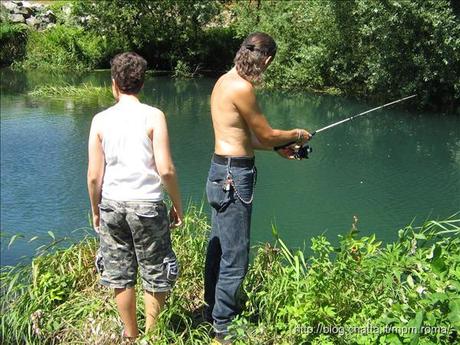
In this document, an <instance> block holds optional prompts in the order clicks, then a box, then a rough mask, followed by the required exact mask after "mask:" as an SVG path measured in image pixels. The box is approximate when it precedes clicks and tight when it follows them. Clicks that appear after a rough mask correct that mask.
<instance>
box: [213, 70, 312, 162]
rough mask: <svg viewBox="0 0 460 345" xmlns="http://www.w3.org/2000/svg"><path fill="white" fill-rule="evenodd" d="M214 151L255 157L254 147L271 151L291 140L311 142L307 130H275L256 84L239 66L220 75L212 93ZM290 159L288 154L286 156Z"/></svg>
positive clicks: (223, 154) (235, 155)
mask: <svg viewBox="0 0 460 345" xmlns="http://www.w3.org/2000/svg"><path fill="white" fill-rule="evenodd" d="M211 115H212V122H213V127H214V135H215V147H214V152H215V153H216V154H218V155H222V156H228V157H253V156H254V149H262V150H271V149H272V148H273V147H274V146H277V145H283V144H286V143H288V142H292V141H296V140H297V141H298V142H300V143H302V142H305V141H307V140H308V139H309V138H310V134H309V133H308V132H307V131H305V130H304V129H292V130H288V131H283V130H278V129H273V128H272V127H271V126H270V124H269V123H268V121H267V119H266V118H265V116H264V115H263V114H262V111H261V110H260V108H259V105H258V104H257V100H256V95H255V91H254V86H253V85H252V84H251V83H250V82H249V81H247V80H245V79H244V78H242V77H241V76H240V75H239V74H238V72H237V71H236V69H235V68H232V69H231V70H230V71H228V72H227V73H226V74H224V75H223V76H222V77H220V78H219V80H218V81H217V83H216V85H215V86H214V89H213V91H212V95H211ZM286 158H287V157H286Z"/></svg>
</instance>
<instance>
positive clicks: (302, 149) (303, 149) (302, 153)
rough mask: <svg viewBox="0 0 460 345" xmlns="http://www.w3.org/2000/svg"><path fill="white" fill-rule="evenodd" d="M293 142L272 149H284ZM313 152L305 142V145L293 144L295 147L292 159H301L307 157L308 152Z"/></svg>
mask: <svg viewBox="0 0 460 345" xmlns="http://www.w3.org/2000/svg"><path fill="white" fill-rule="evenodd" d="M293 144H295V143H294V142H291V143H288V144H286V145H282V146H276V147H274V148H273V149H274V150H275V151H278V150H280V149H284V148H286V147H288V146H291V145H293ZM312 152H313V149H312V148H311V146H309V145H307V144H305V145H302V146H298V147H297V146H295V149H294V159H297V160H301V159H308V158H309V157H308V155H309V154H310V153H312Z"/></svg>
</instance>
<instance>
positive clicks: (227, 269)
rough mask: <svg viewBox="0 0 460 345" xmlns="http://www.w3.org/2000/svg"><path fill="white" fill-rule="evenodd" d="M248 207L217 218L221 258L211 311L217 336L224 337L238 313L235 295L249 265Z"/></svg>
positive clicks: (232, 207) (235, 208) (237, 206)
mask: <svg viewBox="0 0 460 345" xmlns="http://www.w3.org/2000/svg"><path fill="white" fill-rule="evenodd" d="M250 217H251V206H245V205H241V203H240V202H236V203H234V204H231V205H229V206H228V208H227V210H226V211H225V212H224V214H222V215H221V216H220V217H219V223H220V226H219V228H220V229H221V231H220V239H221V248H222V257H221V260H220V265H219V279H218V281H217V284H216V289H215V305H214V309H213V312H212V317H213V319H214V328H215V330H216V335H217V336H219V335H221V336H225V335H226V334H227V333H228V329H227V328H228V326H229V325H230V323H231V321H232V319H233V318H234V317H235V316H236V315H237V314H238V313H239V312H240V305H239V301H238V292H239V290H240V287H241V284H242V283H243V279H244V277H245V275H246V272H247V269H248V263H249V230H250V229H249V226H250Z"/></svg>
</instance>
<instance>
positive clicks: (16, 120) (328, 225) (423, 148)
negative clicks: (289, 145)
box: [1, 70, 460, 265]
mask: <svg viewBox="0 0 460 345" xmlns="http://www.w3.org/2000/svg"><path fill="white" fill-rule="evenodd" d="M1 77H2V79H1V90H2V95H1V230H2V254H1V258H2V265H9V264H15V263H17V262H18V261H19V260H20V258H21V257H23V256H30V255H32V254H33V253H34V250H35V248H36V247H37V246H39V245H41V244H43V243H47V242H49V241H50V240H51V239H50V237H49V235H48V234H47V232H48V231H52V232H53V233H54V235H55V236H56V237H57V238H61V237H63V236H68V237H71V238H72V239H73V240H77V239H79V238H81V237H82V236H83V235H84V233H85V232H84V230H81V228H83V229H84V228H88V224H89V223H88V211H89V201H88V197H87V191H86V161H87V149H86V145H87V137H88V132H89V127H90V123H91V118H92V116H93V115H94V114H95V113H97V112H99V111H101V110H102V109H104V108H105V107H107V106H108V105H110V102H109V103H107V102H106V101H105V102H104V101H103V100H100V99H99V100H98V99H96V98H89V99H77V98H74V99H72V98H42V99H40V98H34V97H31V96H28V95H27V93H28V92H29V91H30V90H32V89H34V88H35V87H36V86H39V85H44V84H53V85H63V84H64V83H69V84H75V85H78V84H80V83H84V82H86V83H89V82H90V83H93V84H95V85H104V84H106V85H109V82H110V79H109V73H108V72H107V71H100V72H93V73H88V74H85V75H83V76H76V75H72V74H68V75H53V74H40V73H28V74H24V73H19V72H11V71H7V70H4V71H2V74H1ZM214 82H215V79H212V78H200V79H192V80H174V79H171V78H169V77H149V78H148V80H147V81H146V83H145V88H144V91H143V95H142V101H143V102H146V103H148V104H150V105H154V106H156V107H158V108H160V109H162V110H163V111H164V112H165V113H166V115H167V118H168V126H169V131H170V138H171V145H172V151H173V157H174V161H175V164H176V167H177V170H178V174H179V179H180V185H181V189H182V195H183V199H184V202H186V203H187V202H192V203H194V204H197V205H198V206H199V205H201V204H202V202H203V201H204V195H205V194H204V188H205V181H206V176H207V171H208V168H209V162H210V157H211V154H212V151H213V144H214V139H213V132H212V126H211V120H210V112H209V95H210V93H211V90H212V87H213V84H214ZM259 100H260V104H261V107H262V109H263V111H264V113H265V114H266V116H267V117H268V119H269V121H270V123H271V124H272V125H273V126H274V127H278V128H284V129H289V128H293V127H304V128H308V129H310V130H314V129H317V128H320V127H323V126H325V125H327V124H329V123H331V122H334V121H337V120H340V119H342V118H345V117H348V116H350V115H353V114H355V113H358V112H361V111H364V110H366V109H368V108H371V107H373V106H376V105H377V104H375V103H366V102H363V101H355V100H351V99H347V98H343V97H340V96H326V95H316V94H309V93H286V92H261V93H260V95H259ZM415 102H416V101H415ZM415 102H412V103H410V104H414V105H415V104H416V103H415ZM401 109H402V108H400V107H392V108H391V109H385V110H382V111H379V112H376V113H373V114H371V115H369V116H366V117H362V118H360V119H357V120H356V121H352V122H349V123H347V124H344V125H341V126H338V127H335V128H333V129H330V130H328V131H325V132H322V133H319V134H318V135H317V136H315V137H314V138H313V140H312V141H311V145H312V147H313V153H312V154H311V157H310V159H308V160H304V161H288V160H284V159H282V158H281V157H279V156H278V155H276V154H275V153H273V152H258V153H257V155H256V164H257V167H258V172H259V176H258V184H257V189H256V195H255V203H254V214H253V222H252V234H251V237H252V243H254V244H255V243H257V242H265V241H273V237H272V232H271V228H272V224H276V226H277V228H278V231H279V234H280V235H281V237H282V238H283V239H284V240H285V242H287V244H288V245H290V246H293V247H302V246H303V243H304V242H305V243H306V244H307V245H308V244H309V239H310V238H311V237H312V236H315V235H319V234H323V233H324V234H325V235H326V236H327V237H328V238H329V239H331V241H333V242H334V243H336V241H337V234H343V233H345V232H347V231H348V230H349V229H350V227H351V223H352V219H353V216H357V217H358V219H359V223H358V228H359V230H360V231H361V233H362V234H370V233H376V235H377V237H378V238H379V239H382V240H384V241H391V240H394V239H396V238H397V230H398V229H399V228H400V227H402V226H405V225H407V224H409V223H410V222H412V221H413V220H414V219H415V221H414V222H415V224H421V223H422V222H423V221H424V220H425V219H427V218H430V219H433V218H445V217H448V216H450V215H452V214H454V213H455V212H457V211H459V210H460V118H459V117H458V116H455V115H453V116H452V115H443V114H437V113H422V112H419V111H417V110H415V107H414V110H407V108H406V110H401ZM204 207H205V210H206V212H209V207H208V205H207V204H206V203H204ZM75 229H80V230H77V231H74V230H75ZM179 231H180V230H179ZM13 234H21V235H24V238H20V239H17V240H16V241H15V243H13V244H12V245H11V247H10V248H8V242H9V238H8V236H11V235H13ZM34 236H38V239H37V240H34V241H32V242H29V240H30V239H31V238H33V237H34Z"/></svg>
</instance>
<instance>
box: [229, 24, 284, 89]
mask: <svg viewBox="0 0 460 345" xmlns="http://www.w3.org/2000/svg"><path fill="white" fill-rule="evenodd" d="M275 55H276V42H275V40H274V39H273V38H272V37H271V36H270V35H268V34H266V33H263V32H254V33H252V34H250V35H249V36H248V37H246V39H245V40H244V41H243V43H242V44H241V47H240V49H239V50H238V52H237V53H236V56H235V59H234V63H235V67H236V71H237V72H238V74H239V75H240V76H242V77H243V78H244V79H246V80H248V81H250V82H257V81H260V78H261V76H262V72H263V71H264V70H265V66H264V61H265V60H266V59H267V58H268V57H269V56H272V57H273V58H274V57H275Z"/></svg>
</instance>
